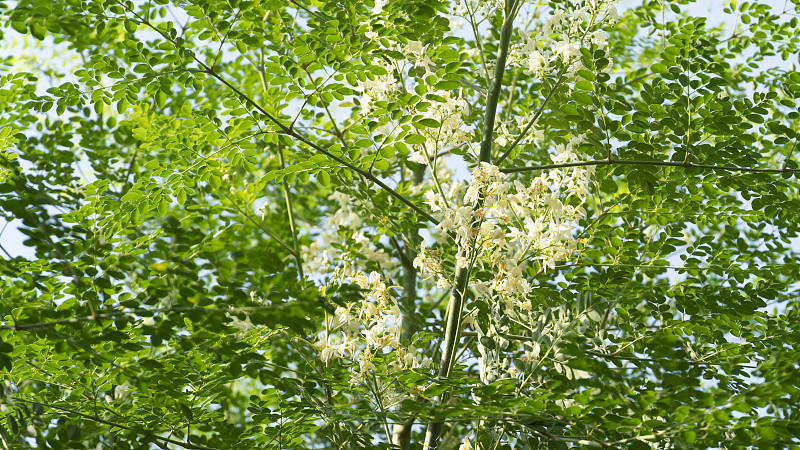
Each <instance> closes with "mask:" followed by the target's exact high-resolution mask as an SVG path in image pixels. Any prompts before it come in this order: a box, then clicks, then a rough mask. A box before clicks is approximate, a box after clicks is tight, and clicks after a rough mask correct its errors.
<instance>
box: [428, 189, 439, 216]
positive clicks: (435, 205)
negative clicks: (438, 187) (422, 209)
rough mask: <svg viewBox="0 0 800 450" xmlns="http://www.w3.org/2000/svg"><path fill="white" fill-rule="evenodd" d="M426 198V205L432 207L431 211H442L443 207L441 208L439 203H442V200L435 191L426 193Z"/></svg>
mask: <svg viewBox="0 0 800 450" xmlns="http://www.w3.org/2000/svg"><path fill="white" fill-rule="evenodd" d="M425 198H426V199H427V200H426V201H425V204H427V205H429V206H430V207H431V211H433V212H436V211H441V210H442V208H441V206H439V202H440V201H441V200H440V199H441V198H442V197H441V195H439V193H437V192H434V191H433V190H430V191H425Z"/></svg>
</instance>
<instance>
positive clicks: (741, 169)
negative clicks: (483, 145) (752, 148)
mask: <svg viewBox="0 0 800 450" xmlns="http://www.w3.org/2000/svg"><path fill="white" fill-rule="evenodd" d="M610 165H618V166H666V167H685V168H690V169H704V170H720V171H727V172H756V173H800V169H787V168H783V169H762V168H758V167H740V166H715V165H712V164H695V163H684V162H674V161H642V160H624V159H595V160H592V161H576V162H570V163H561V164H544V165H541V166H523V167H509V168H506V169H500V172H503V173H520V172H535V171H537V170H550V169H561V168H565V167H582V166H610Z"/></svg>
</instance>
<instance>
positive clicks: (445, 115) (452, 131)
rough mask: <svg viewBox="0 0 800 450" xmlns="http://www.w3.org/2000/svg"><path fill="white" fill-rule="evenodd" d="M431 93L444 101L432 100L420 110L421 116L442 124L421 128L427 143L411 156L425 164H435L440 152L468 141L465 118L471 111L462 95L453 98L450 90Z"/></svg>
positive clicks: (412, 158)
mask: <svg viewBox="0 0 800 450" xmlns="http://www.w3.org/2000/svg"><path fill="white" fill-rule="evenodd" d="M431 94H433V96H435V97H436V98H440V99H443V100H444V102H431V104H430V105H429V106H428V107H427V108H426V109H425V110H424V111H420V116H421V118H424V119H433V120H435V121H437V122H438V123H440V124H441V126H440V127H438V128H425V129H422V130H420V133H421V134H422V135H423V136H425V144H424V145H422V146H418V149H419V151H417V152H416V153H414V154H412V155H411V156H410V157H409V160H410V161H414V162H416V163H419V164H424V165H435V164H432V161H433V160H434V159H435V158H436V155H437V153H438V152H440V151H441V150H443V149H445V148H447V147H456V146H458V145H461V144H463V143H465V142H467V141H468V139H467V134H466V133H465V132H464V120H463V117H464V115H466V114H467V113H468V112H469V106H468V105H467V101H466V100H464V99H463V98H462V97H461V96H459V97H458V98H453V96H452V94H451V93H450V92H449V91H441V90H434V91H431Z"/></svg>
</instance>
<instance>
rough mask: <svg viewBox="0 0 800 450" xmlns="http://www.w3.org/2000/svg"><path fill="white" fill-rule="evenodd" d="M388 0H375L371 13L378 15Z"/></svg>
mask: <svg viewBox="0 0 800 450" xmlns="http://www.w3.org/2000/svg"><path fill="white" fill-rule="evenodd" d="M387 1H388V0H376V1H375V6H374V7H372V14H373V15H378V14H380V13H381V12H383V7H384V6H386V3H387Z"/></svg>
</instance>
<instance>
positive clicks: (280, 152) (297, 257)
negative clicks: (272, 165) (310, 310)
mask: <svg viewBox="0 0 800 450" xmlns="http://www.w3.org/2000/svg"><path fill="white" fill-rule="evenodd" d="M278 158H279V159H280V163H281V169H283V168H284V166H285V165H286V163H285V162H284V161H283V148H282V146H281V145H280V144H278ZM283 198H284V200H285V201H286V213H287V214H288V216H289V229H290V230H291V232H292V243H293V244H294V259H295V260H296V261H297V274H298V276H299V277H300V281H301V282H302V281H303V280H304V279H305V275H304V274H303V257H302V256H301V255H300V244H299V243H298V241H297V229H296V228H295V225H294V213H293V212H292V197H291V195H290V194H289V184H288V183H287V182H286V177H283Z"/></svg>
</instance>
